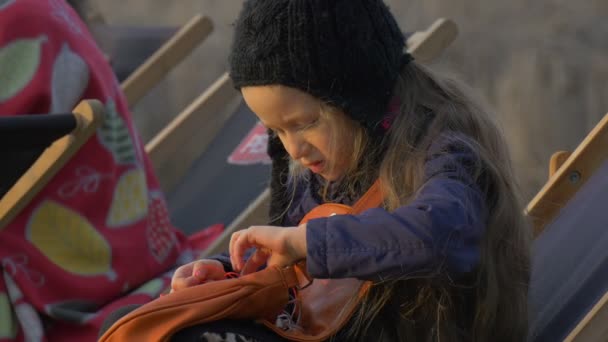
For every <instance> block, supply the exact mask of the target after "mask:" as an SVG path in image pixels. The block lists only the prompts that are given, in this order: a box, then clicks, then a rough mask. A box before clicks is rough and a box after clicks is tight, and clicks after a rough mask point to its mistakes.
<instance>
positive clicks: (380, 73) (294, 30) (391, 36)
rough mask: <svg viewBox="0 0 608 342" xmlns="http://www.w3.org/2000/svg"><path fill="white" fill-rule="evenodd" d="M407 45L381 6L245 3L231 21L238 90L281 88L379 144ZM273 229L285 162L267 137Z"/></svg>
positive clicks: (305, 0)
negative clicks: (339, 114) (332, 111)
mask: <svg viewBox="0 0 608 342" xmlns="http://www.w3.org/2000/svg"><path fill="white" fill-rule="evenodd" d="M404 48H405V39H404V36H403V34H402V32H401V31H400V30H399V27H398V25H397V23H396V22H395V19H394V18H393V16H392V15H391V13H390V11H389V9H388V8H387V7H386V5H385V4H384V3H383V2H382V0H246V1H245V4H244V7H243V9H242V11H241V13H240V15H239V17H238V19H237V21H236V28H235V36H234V42H233V46H232V51H231V54H230V77H231V78H232V80H233V82H234V85H235V87H236V88H238V89H240V88H241V87H245V86H255V85H271V84H281V85H285V86H289V87H293V88H297V89H300V90H302V91H304V92H306V93H309V94H310V95H312V96H314V97H316V98H319V99H320V100H321V101H323V102H325V103H329V104H331V105H333V106H335V107H338V108H340V109H342V110H343V111H344V112H345V113H346V114H347V115H348V116H350V117H351V118H353V119H354V120H356V121H358V122H360V123H361V124H362V125H363V126H364V127H366V129H367V130H368V132H370V133H371V134H372V136H374V137H378V136H379V135H378V134H377V133H378V131H379V126H380V125H379V124H380V123H381V122H382V120H383V118H384V116H385V114H386V111H387V107H388V103H389V100H390V98H391V95H392V92H393V88H394V85H395V81H396V79H397V76H398V74H399V71H400V69H401V67H402V65H403V64H405V63H407V62H408V61H410V60H411V57H410V56H409V55H408V54H406V53H404V52H403V50H404ZM268 154H269V155H270V157H271V158H272V161H273V162H272V179H271V184H270V188H271V202H270V217H271V222H270V223H271V224H276V225H281V224H282V216H283V214H284V213H285V208H286V206H287V203H288V202H289V200H288V198H289V195H288V194H287V193H286V190H285V186H284V184H285V183H286V181H287V172H288V157H287V153H286V151H285V149H284V148H283V146H282V144H281V142H280V141H279V139H278V138H277V137H275V136H272V135H271V136H270V141H269V144H268Z"/></svg>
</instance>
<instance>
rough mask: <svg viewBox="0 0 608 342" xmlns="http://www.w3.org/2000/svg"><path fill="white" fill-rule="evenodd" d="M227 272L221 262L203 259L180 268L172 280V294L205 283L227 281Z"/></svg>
mask: <svg viewBox="0 0 608 342" xmlns="http://www.w3.org/2000/svg"><path fill="white" fill-rule="evenodd" d="M225 275H226V272H225V271H224V266H223V265H222V263H221V262H219V261H217V260H210V259H203V260H197V261H193V262H191V263H189V264H185V265H183V266H180V267H179V268H178V269H177V270H175V273H173V278H171V292H174V291H179V290H183V289H185V288H187V287H191V286H196V285H200V284H201V283H203V282H207V281H213V280H222V279H225Z"/></svg>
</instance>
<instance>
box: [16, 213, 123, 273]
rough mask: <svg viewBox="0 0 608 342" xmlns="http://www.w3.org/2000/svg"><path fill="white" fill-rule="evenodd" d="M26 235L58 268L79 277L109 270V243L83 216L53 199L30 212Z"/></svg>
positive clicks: (110, 256) (110, 259) (110, 264)
mask: <svg viewBox="0 0 608 342" xmlns="http://www.w3.org/2000/svg"><path fill="white" fill-rule="evenodd" d="M27 238H28V240H29V241H30V242H31V243H32V244H34V246H36V247H37V248H38V249H39V250H40V251H41V252H42V253H43V254H44V255H45V256H46V257H47V258H49V259H50V260H51V261H52V262H54V263H55V264H57V266H59V267H61V268H62V269H64V270H66V271H68V272H71V273H74V274H78V275H83V276H95V275H101V274H105V275H107V276H108V278H109V279H110V280H115V279H116V273H115V272H114V271H113V270H112V269H111V266H112V255H111V250H110V245H109V244H108V242H107V241H106V240H105V239H104V237H103V236H102V235H101V234H99V232H97V231H96V230H95V228H94V227H93V226H92V225H91V224H90V223H89V222H88V221H87V219H86V218H84V217H82V216H80V214H78V213H77V212H75V211H73V210H71V209H69V208H66V207H64V206H62V205H60V204H59V203H56V202H53V201H44V202H43V203H42V204H41V205H40V206H39V207H38V208H37V209H36V210H35V211H34V213H33V214H32V216H31V217H30V221H29V223H28V227H27Z"/></svg>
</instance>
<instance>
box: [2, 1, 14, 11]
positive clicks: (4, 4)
mask: <svg viewBox="0 0 608 342" xmlns="http://www.w3.org/2000/svg"><path fill="white" fill-rule="evenodd" d="M13 2H15V0H0V10H3V9H4V8H6V7H8V6H9V5H10V4H12V3H13Z"/></svg>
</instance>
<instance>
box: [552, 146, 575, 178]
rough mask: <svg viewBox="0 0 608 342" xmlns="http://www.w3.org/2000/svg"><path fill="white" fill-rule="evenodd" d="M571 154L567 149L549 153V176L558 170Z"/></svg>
mask: <svg viewBox="0 0 608 342" xmlns="http://www.w3.org/2000/svg"><path fill="white" fill-rule="evenodd" d="M571 154H572V153H570V152H568V151H557V152H555V153H553V155H551V160H550V161H549V178H551V177H553V175H554V174H555V172H557V170H559V168H560V167H561V166H562V165H563V164H564V162H565V161H566V160H567V159H568V157H570V155H571Z"/></svg>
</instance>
